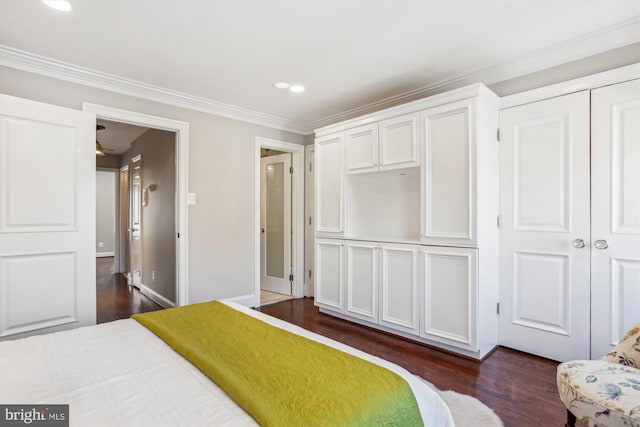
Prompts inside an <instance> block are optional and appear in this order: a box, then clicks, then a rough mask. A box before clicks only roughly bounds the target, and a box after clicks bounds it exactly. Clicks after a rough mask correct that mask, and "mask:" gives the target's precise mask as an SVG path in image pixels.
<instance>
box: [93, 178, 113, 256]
mask: <svg viewBox="0 0 640 427" xmlns="http://www.w3.org/2000/svg"><path fill="white" fill-rule="evenodd" d="M116 172H117V171H100V170H99V171H96V255H97V256H100V255H104V256H113V254H114V251H115V241H116V239H115V236H116V216H115V214H116V182H117V181H116V178H117V176H118V174H117V173H116ZM100 243H102V244H103V246H102V247H100Z"/></svg>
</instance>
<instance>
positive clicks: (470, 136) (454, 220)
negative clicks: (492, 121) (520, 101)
mask: <svg viewBox="0 0 640 427" xmlns="http://www.w3.org/2000/svg"><path fill="white" fill-rule="evenodd" d="M476 110H477V99H475V98H472V99H465V100H462V101H458V102H453V103H450V104H447V105H442V106H439V107H434V108H430V109H428V110H424V111H422V112H421V113H420V122H421V124H422V127H423V130H424V168H423V171H424V173H423V175H424V180H423V182H422V184H423V203H424V214H423V215H422V237H423V240H425V241H428V242H429V243H447V244H456V243H459V244H470V243H473V242H474V241H475V234H474V225H475V221H474V217H475V205H474V200H475V188H476V177H475V164H476V157H475V151H476V142H477V132H476V118H477V115H476Z"/></svg>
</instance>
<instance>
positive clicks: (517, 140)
mask: <svg viewBox="0 0 640 427" xmlns="http://www.w3.org/2000/svg"><path fill="white" fill-rule="evenodd" d="M500 136H501V141H500V218H501V225H500V328H499V331H500V336H499V341H500V345H503V346H506V347H511V348H515V349H518V350H522V351H525V352H527V353H532V354H537V355H539V356H543V357H547V358H550V359H553V360H559V361H565V360H571V359H588V358H589V320H590V317H589V311H590V300H589V296H590V289H589V288H590V277H589V258H590V256H589V243H590V242H589V208H590V206H589V92H588V91H584V92H578V93H574V94H571V95H566V96H562V97H559V98H554V99H549V100H544V101H540V102H536V103H532V104H528V105H523V106H519V107H514V108H510V109H506V110H503V111H501V113H500Z"/></svg>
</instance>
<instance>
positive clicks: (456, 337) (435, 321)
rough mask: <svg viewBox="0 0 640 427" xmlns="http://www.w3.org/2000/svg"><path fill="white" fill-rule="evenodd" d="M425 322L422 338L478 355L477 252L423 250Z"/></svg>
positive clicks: (467, 250)
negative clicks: (474, 352)
mask: <svg viewBox="0 0 640 427" xmlns="http://www.w3.org/2000/svg"><path fill="white" fill-rule="evenodd" d="M420 254H421V258H422V268H423V277H424V296H423V301H424V320H423V323H422V328H421V330H420V335H421V336H423V337H424V338H428V339H432V340H434V341H438V342H442V343H445V344H449V345H453V346H456V347H460V348H464V349H466V350H471V351H476V350H477V345H476V329H477V319H476V312H477V295H478V271H477V259H478V249H470V248H452V247H440V246H423V247H422V248H421V249H420Z"/></svg>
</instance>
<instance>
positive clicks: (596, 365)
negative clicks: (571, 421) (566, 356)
mask: <svg viewBox="0 0 640 427" xmlns="http://www.w3.org/2000/svg"><path fill="white" fill-rule="evenodd" d="M556 380H557V383H558V392H559V393H560V399H561V400H562V403H564V405H565V406H566V407H567V409H568V410H570V411H571V412H572V413H573V414H574V415H575V416H576V417H577V418H578V419H579V420H581V421H582V422H583V423H585V424H586V425H588V426H607V427H615V426H621V427H622V426H625V427H628V426H632V427H640V369H636V368H633V367H630V366H625V365H620V364H618V363H610V362H606V361H603V360H577V361H571V362H565V363H561V364H560V365H558V371H557V378H556Z"/></svg>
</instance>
